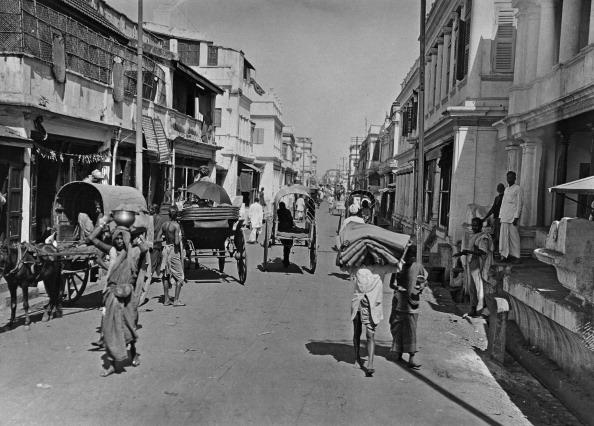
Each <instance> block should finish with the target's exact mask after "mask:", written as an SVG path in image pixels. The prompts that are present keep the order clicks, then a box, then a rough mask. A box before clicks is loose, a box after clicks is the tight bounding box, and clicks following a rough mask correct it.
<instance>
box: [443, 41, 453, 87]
mask: <svg viewBox="0 0 594 426" xmlns="http://www.w3.org/2000/svg"><path fill="white" fill-rule="evenodd" d="M451 59H452V37H450V38H449V39H448V45H447V46H446V61H445V67H446V69H445V72H446V87H445V88H444V90H443V92H444V96H443V97H444V98H446V97H447V96H448V94H449V93H450V87H451V86H450V61H451Z"/></svg>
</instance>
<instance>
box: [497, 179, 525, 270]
mask: <svg viewBox="0 0 594 426" xmlns="http://www.w3.org/2000/svg"><path fill="white" fill-rule="evenodd" d="M506 177H507V184H508V187H507V188H505V191H504V193H503V199H502V200H501V210H500V211H499V219H500V221H501V230H500V231H499V253H500V255H501V260H502V261H503V262H511V263H518V262H519V261H520V232H519V229H518V225H519V221H520V215H521V213H522V188H520V186H519V185H518V184H516V173H515V172H512V171H509V172H507V176H506Z"/></svg>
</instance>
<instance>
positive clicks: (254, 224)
mask: <svg viewBox="0 0 594 426" xmlns="http://www.w3.org/2000/svg"><path fill="white" fill-rule="evenodd" d="M249 219H250V227H251V228H252V231H251V232H250V238H249V240H248V243H250V244H254V243H256V242H258V236H259V235H260V231H261V230H262V221H263V220H264V211H263V210H262V205H261V204H260V200H259V199H258V198H256V199H255V200H254V202H253V203H252V204H251V205H250V209H249Z"/></svg>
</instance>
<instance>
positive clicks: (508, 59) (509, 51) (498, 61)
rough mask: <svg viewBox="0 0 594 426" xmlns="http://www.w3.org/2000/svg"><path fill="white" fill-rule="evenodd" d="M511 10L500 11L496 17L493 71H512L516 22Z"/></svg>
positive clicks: (513, 12)
mask: <svg viewBox="0 0 594 426" xmlns="http://www.w3.org/2000/svg"><path fill="white" fill-rule="evenodd" d="M514 14H515V11H514V10H513V9H501V10H500V11H499V14H498V15H497V35H496V36H495V43H494V46H493V51H492V54H493V62H492V63H493V71H494V72H501V73H509V72H513V71H514V53H515V52H514V51H515V49H514V39H515V34H516V22H515V17H514Z"/></svg>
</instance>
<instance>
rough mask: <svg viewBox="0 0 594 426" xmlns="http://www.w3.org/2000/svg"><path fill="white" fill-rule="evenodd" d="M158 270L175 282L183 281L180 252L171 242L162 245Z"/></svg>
mask: <svg viewBox="0 0 594 426" xmlns="http://www.w3.org/2000/svg"><path fill="white" fill-rule="evenodd" d="M160 270H161V272H162V273H163V275H164V276H166V277H169V278H170V279H171V278H172V279H174V280H175V281H176V282H177V283H180V284H181V283H183V281H184V265H183V262H182V258H181V254H180V252H179V251H178V250H176V248H175V246H174V245H173V244H165V245H163V252H162V259H161V268H160Z"/></svg>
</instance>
